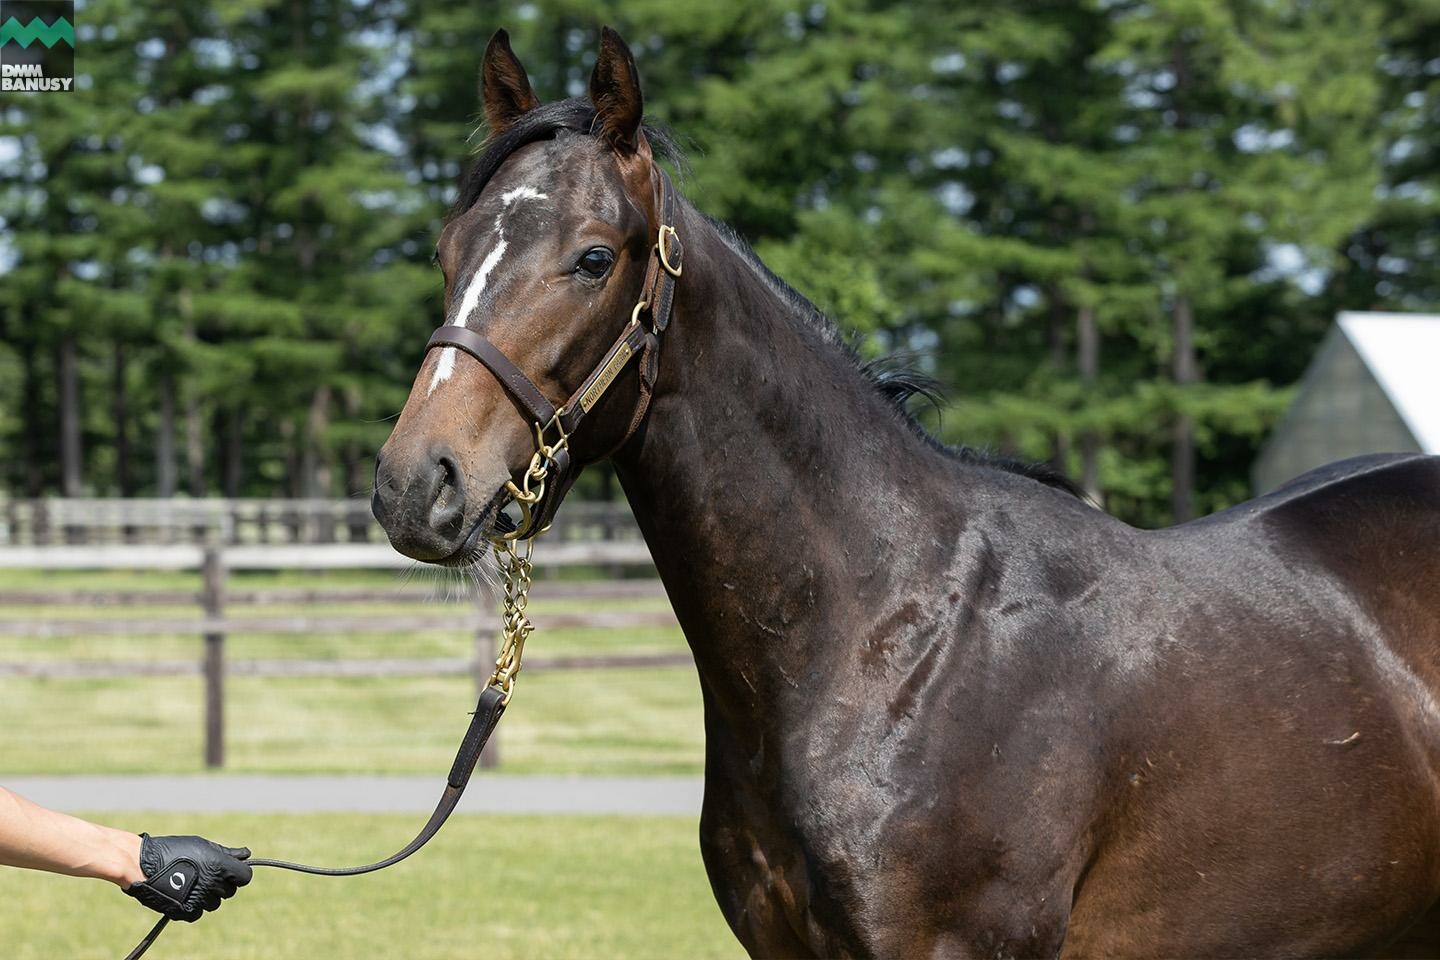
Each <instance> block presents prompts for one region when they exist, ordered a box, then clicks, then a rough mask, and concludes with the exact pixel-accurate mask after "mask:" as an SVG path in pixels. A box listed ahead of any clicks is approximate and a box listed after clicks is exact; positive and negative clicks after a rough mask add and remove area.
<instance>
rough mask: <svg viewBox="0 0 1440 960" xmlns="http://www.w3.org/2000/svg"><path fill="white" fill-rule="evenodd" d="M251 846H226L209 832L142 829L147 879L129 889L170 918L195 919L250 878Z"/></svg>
mask: <svg viewBox="0 0 1440 960" xmlns="http://www.w3.org/2000/svg"><path fill="white" fill-rule="evenodd" d="M249 857H250V849H249V848H248V847H222V846H220V844H218V843H211V842H210V841H209V840H206V839H205V838H204V837H152V836H150V834H148V833H142V834H140V869H141V870H143V871H145V879H144V880H142V881H140V882H139V883H132V884H130V886H128V887H126V888H125V892H126V893H127V894H129V895H130V896H132V897H134V898H135V899H136V900H139V901H140V902H141V903H143V904H145V906H147V907H149V908H150V909H151V910H154V911H155V912H156V913H163V914H165V916H167V917H169V918H170V919H171V920H184V921H186V922H187V923H194V922H195V921H196V920H199V919H200V917H201V915H202V914H203V913H204V912H205V911H206V910H215V909H217V908H219V906H220V901H221V900H222V899H229V898H230V897H233V896H235V890H236V888H238V887H243V886H245V884H247V883H249V882H250V864H248V863H246V862H245V861H246V860H247V859H249Z"/></svg>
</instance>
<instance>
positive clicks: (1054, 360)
mask: <svg viewBox="0 0 1440 960" xmlns="http://www.w3.org/2000/svg"><path fill="white" fill-rule="evenodd" d="M1048 294H1049V297H1048V299H1049V301H1050V322H1049V328H1050V329H1049V332H1048V340H1049V344H1050V351H1049V352H1050V368H1051V369H1052V370H1053V371H1054V372H1055V374H1056V375H1057V376H1058V375H1060V374H1061V373H1063V372H1064V370H1065V368H1066V367H1067V366H1069V359H1070V358H1069V357H1068V356H1067V355H1066V353H1065V328H1066V326H1067V321H1068V319H1069V318H1068V317H1067V315H1066V314H1067V311H1066V306H1065V298H1064V297H1063V296H1062V295H1061V293H1060V289H1059V288H1058V287H1053V286H1052V287H1051V288H1050V289H1049V291H1048ZM1069 460H1070V437H1069V435H1068V434H1067V433H1066V432H1065V431H1064V430H1063V429H1059V428H1057V429H1056V430H1055V434H1054V436H1053V437H1051V439H1050V465H1051V466H1053V467H1054V468H1055V469H1056V470H1059V471H1060V472H1061V473H1064V472H1065V471H1066V469H1067V464H1068V462H1069Z"/></svg>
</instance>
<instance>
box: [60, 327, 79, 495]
mask: <svg viewBox="0 0 1440 960" xmlns="http://www.w3.org/2000/svg"><path fill="white" fill-rule="evenodd" d="M57 359H58V362H57V365H56V367H57V369H56V377H57V379H58V381H59V384H58V385H59V393H60V493H61V494H62V495H63V496H66V497H78V496H80V493H81V486H82V482H83V464H82V463H81V449H80V375H79V372H78V371H77V370H76V369H75V336H74V334H71V333H66V334H65V335H64V336H62V337H61V338H60V344H59V348H58V358H57Z"/></svg>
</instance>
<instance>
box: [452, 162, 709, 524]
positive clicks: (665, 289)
mask: <svg viewBox="0 0 1440 960" xmlns="http://www.w3.org/2000/svg"><path fill="white" fill-rule="evenodd" d="M652 169H653V170H654V172H655V173H656V174H657V175H658V176H657V178H656V180H657V183H658V185H659V190H660V204H659V206H660V225H659V228H658V229H657V230H656V238H655V243H654V245H653V246H652V247H651V250H650V257H649V264H648V266H647V267H646V270H645V282H644V284H643V285H642V286H641V288H640V299H639V300H638V301H637V302H636V303H635V307H634V309H633V310H631V313H630V322H629V323H628V324H627V325H626V326H625V329H624V330H623V331H622V332H621V333H620V336H619V337H618V338H617V339H616V340H615V342H614V343H613V344H612V345H611V347H610V349H609V350H607V351H605V355H604V356H603V357H602V358H601V360H600V362H599V363H597V364H596V365H595V367H594V368H593V369H592V370H591V371H590V374H589V375H588V376H587V377H586V378H585V379H584V381H582V382H581V384H580V387H579V389H577V390H576V391H575V392H574V393H572V394H571V395H570V398H569V399H568V400H566V401H565V402H564V403H563V404H561V405H560V406H558V407H557V406H556V405H555V404H553V403H551V402H550V400H549V398H547V397H546V396H545V393H544V391H542V390H541V389H540V388H539V387H537V386H536V385H535V382H534V381H533V380H531V379H530V378H529V377H527V376H526V375H525V373H524V371H522V370H521V369H520V368H519V367H517V366H516V365H515V364H514V363H513V362H512V361H511V360H510V358H509V357H507V356H505V352H504V351H503V350H501V349H500V348H499V347H497V346H495V344H493V343H491V342H490V340H489V339H488V338H487V337H486V336H485V335H484V334H481V333H478V332H476V331H474V330H471V329H470V328H469V327H459V326H453V325H450V324H446V325H445V326H443V327H441V328H440V329H438V330H436V331H435V332H434V334H432V335H431V337H430V342H429V343H427V344H426V345H425V351H426V352H427V353H428V352H429V351H431V350H434V349H435V348H436V347H456V348H458V349H460V350H463V351H465V352H466V353H468V354H469V355H470V356H472V357H474V358H475V359H476V360H479V361H480V363H481V364H483V365H484V367H485V369H487V370H489V371H490V373H491V374H493V375H494V377H495V379H496V380H497V381H498V382H499V383H500V385H501V386H502V387H504V388H505V390H506V392H507V393H509V394H510V396H511V397H512V398H514V400H515V402H516V403H518V404H519V405H520V406H521V408H522V409H523V410H524V411H525V412H526V413H527V414H528V415H529V418H530V420H531V422H532V423H533V425H534V428H535V442H536V458H538V459H532V461H531V466H530V472H529V475H528V476H527V477H526V478H525V492H529V489H530V488H529V479H530V476H534V477H536V478H537V479H538V480H539V481H541V490H540V493H539V495H538V498H537V499H536V500H535V501H534V502H531V503H524V502H523V501H524V496H525V492H522V491H521V490H520V488H518V487H516V485H515V484H514V483H513V482H511V483H510V484H507V487H508V489H509V490H510V492H511V495H512V497H515V498H516V499H517V500H520V501H522V506H523V508H524V516H523V517H522V520H521V526H520V528H519V529H517V530H515V531H513V532H511V533H509V534H506V535H505V536H506V538H507V539H528V538H529V537H533V536H535V535H537V534H539V533H541V532H543V531H544V530H545V528H546V527H548V526H549V525H550V521H551V520H552V519H554V517H555V511H556V510H557V509H559V506H560V501H562V500H563V499H565V494H566V493H567V492H568V491H569V489H570V485H571V484H572V483H574V482H575V477H576V476H577V475H578V473H579V470H578V469H576V467H575V464H574V462H573V461H572V459H571V454H570V450H569V438H570V435H571V434H572V433H574V432H575V430H576V429H577V428H578V427H579V426H580V422H581V421H582V420H584V419H585V416H586V415H587V414H588V413H589V412H590V411H591V410H593V409H594V408H595V405H596V404H598V403H599V402H600V399H601V397H603V396H604V395H605V391H606V390H608V389H609V388H610V385H611V384H612V383H614V382H615V380H616V378H618V377H619V375H620V373H621V371H623V370H624V369H625V367H626V366H628V365H629V363H630V361H631V359H633V358H635V357H639V364H640V398H639V399H638V400H637V401H636V403H635V411H634V413H633V414H632V415H631V417H630V425H629V426H628V427H627V428H626V430H625V435H624V436H623V437H622V438H621V439H620V442H619V443H618V444H616V445H615V447H614V449H619V448H620V447H621V446H624V444H625V442H626V441H627V440H629V439H630V437H631V436H633V435H634V433H635V431H636V430H637V429H639V427H640V424H641V423H642V422H643V421H644V419H645V413H646V411H647V410H648V409H649V406H650V397H651V394H652V392H653V391H654V388H655V378H656V376H657V375H658V373H659V364H660V335H661V334H662V333H664V332H665V328H666V327H667V326H669V325H670V310H671V308H672V307H673V306H674V305H675V281H676V280H677V279H679V277H680V272H681V270H682V268H683V266H684V259H685V247H684V245H683V244H682V243H681V242H680V235H679V234H677V233H676V232H675V188H674V186H673V185H672V184H671V183H670V177H669V175H668V174H667V173H666V172H665V171H664V170H662V169H661V168H660V167H659V166H655V167H652ZM647 312H648V313H649V314H650V325H649V326H648V327H647V326H646V325H645V324H644V323H643V322H641V314H643V313H647ZM552 430H553V431H554V432H555V433H556V434H557V438H556V440H555V442H554V443H550V442H548V441H547V439H546V438H547V436H549V435H550V432H551V431H552ZM611 452H613V450H612V451H611ZM607 456H608V454H607ZM582 466H583V465H582Z"/></svg>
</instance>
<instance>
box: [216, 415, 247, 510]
mask: <svg viewBox="0 0 1440 960" xmlns="http://www.w3.org/2000/svg"><path fill="white" fill-rule="evenodd" d="M221 416H222V415H221V414H219V413H216V418H217V419H218V418H219V417H221ZM223 416H224V419H225V479H224V481H223V487H224V490H225V496H227V497H229V498H230V499H231V500H234V499H237V498H238V497H239V496H240V485H241V483H242V482H243V479H244V468H245V418H244V414H242V413H241V411H240V408H239V407H234V408H232V409H231V410H230V412H229V413H228V414H224V415H223Z"/></svg>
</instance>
